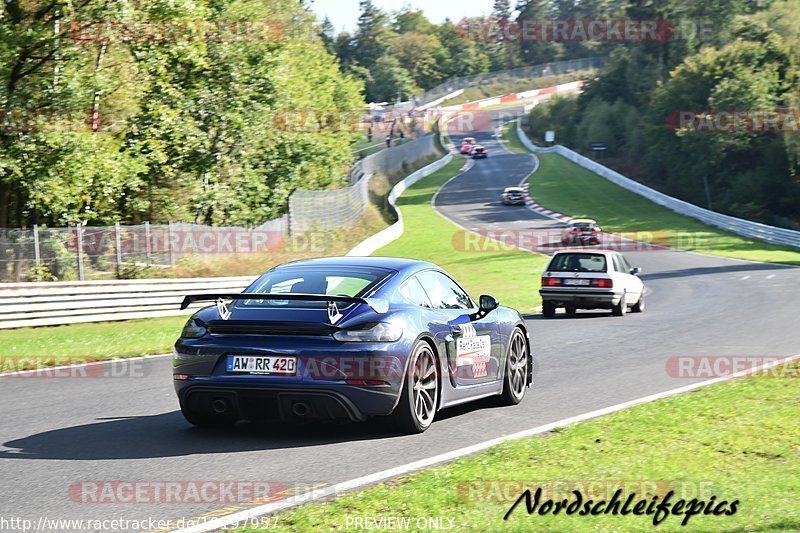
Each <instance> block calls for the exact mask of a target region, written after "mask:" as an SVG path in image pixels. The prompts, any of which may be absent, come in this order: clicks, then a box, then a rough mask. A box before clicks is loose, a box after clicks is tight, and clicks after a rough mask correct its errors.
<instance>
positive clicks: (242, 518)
mask: <svg viewBox="0 0 800 533" xmlns="http://www.w3.org/2000/svg"><path fill="white" fill-rule="evenodd" d="M796 360H800V354H797V355H792V356H789V357H785V358H783V359H779V360H777V361H772V362H771V363H766V364H763V365H759V366H757V367H755V368H751V369H749V370H745V371H741V372H736V373H735V374H731V375H730V376H725V377H720V378H714V379H709V380H707V381H702V382H700V383H695V384H692V385H686V386H684V387H679V388H677V389H672V390H668V391H664V392H659V393H656V394H651V395H649V396H644V397H642V398H638V399H636V400H631V401H628V402H623V403H619V404H617V405H612V406H610V407H604V408H602V409H597V410H595V411H590V412H588V413H584V414H582V415H577V416H573V417H570V418H565V419H563V420H558V421H556V422H551V423H549V424H545V425H543V426H538V427H535V428H531V429H526V430H523V431H518V432H517V433H511V434H509V435H504V436H502V437H497V438H494V439H490V440H487V441H483V442H479V443H477V444H473V445H472V446H467V447H464V448H459V449H457V450H453V451H450V452H446V453H442V454H439V455H435V456H433V457H428V458H427V459H420V460H419V461H414V462H412V463H408V464H405V465H400V466H397V467H395V468H390V469H388V470H383V471H381V472H375V473H374V474H369V475H366V476H362V477H359V478H355V479H351V480H349V481H343V482H342V483H337V484H335V485H330V486H327V487H322V488H321V489H319V490H315V491H310V492H305V493H303V494H298V495H296V496H292V497H291V498H287V499H286V500H283V501H280V502H272V503H267V504H264V505H259V506H257V507H253V508H252V509H248V510H246V511H239V512H236V513H232V514H229V515H227V516H218V517H213V518H209V521H208V522H206V523H203V524H199V525H196V526H193V527H188V528H185V529H178V530H173V533H206V532H208V531H215V530H218V529H222V528H225V527H229V526H232V525H236V524H238V525H242V524H246V523H247V521H248V520H251V519H254V518H257V517H260V516H265V515H271V514H274V513H276V512H279V511H283V510H286V509H290V508H292V507H297V506H298V505H302V504H304V503H309V502H312V501H316V500H320V499H322V498H329V497H333V496H337V495H339V494H341V493H344V492H349V491H352V490H355V489H360V488H363V487H367V486H369V485H374V484H376V483H380V482H382V481H386V480H388V479H392V478H395V477H398V476H403V475H406V474H409V473H411V472H415V471H417V470H422V469H424V468H429V467H431V466H434V465H437V464H441V463H446V462H449V461H453V460H454V459H458V458H459V457H463V456H465V455H472V454H475V453H478V452H482V451H484V450H486V449H488V448H491V447H492V446H496V445H498V444H502V443H503V442H507V441H510V440H519V439H523V438H526V437H532V436H534V435H541V434H542V433H547V432H548V431H552V430H554V429H556V428H560V427H564V426H569V425H572V424H575V423H577V422H582V421H584V420H589V419H592V418H597V417H599V416H603V415H607V414H611V413H615V412H617V411H621V410H623V409H627V408H628V407H632V406H634V405H639V404H643V403H650V402H653V401H655V400H660V399H662V398H668V397H670V396H675V395H677V394H681V393H684V392H689V391H693V390H696V389H699V388H701V387H706V386H708V385H713V384H715V383H721V382H723V381H727V380H729V379H733V378H739V377H743V376H746V375H747V374H750V373H753V372H757V371H759V370H766V369H768V368H772V367H774V366H778V365H780V364H784V363H787V362H790V361H796Z"/></svg>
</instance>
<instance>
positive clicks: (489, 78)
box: [414, 57, 606, 107]
mask: <svg viewBox="0 0 800 533" xmlns="http://www.w3.org/2000/svg"><path fill="white" fill-rule="evenodd" d="M605 64H606V59H605V58H604V57H585V58H581V59H570V60H568V61H556V62H554V63H544V64H542V65H532V66H529V67H520V68H515V69H510V70H499V71H495V72H487V73H485V74H476V75H474V76H463V77H461V78H452V79H450V80H447V81H446V82H444V83H442V84H441V85H438V86H436V87H434V88H433V89H431V90H429V91H427V92H425V93H424V94H422V95H420V96H417V97H415V98H414V106H415V107H420V106H424V105H427V104H429V103H431V102H435V101H436V100H438V99H439V98H442V97H443V96H446V95H448V94H450V93H453V92H454V91H458V90H461V89H468V88H470V87H480V86H481V85H494V84H498V83H505V82H513V81H517V80H526V79H531V78H543V77H546V76H556V75H559V74H567V73H569V72H575V71H579V70H587V69H598V68H602V67H604V66H605Z"/></svg>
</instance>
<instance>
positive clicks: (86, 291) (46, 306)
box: [0, 276, 255, 329]
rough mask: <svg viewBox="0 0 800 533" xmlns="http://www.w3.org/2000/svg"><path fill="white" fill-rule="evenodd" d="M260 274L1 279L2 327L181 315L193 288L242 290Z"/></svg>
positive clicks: (192, 307) (193, 290)
mask: <svg viewBox="0 0 800 533" xmlns="http://www.w3.org/2000/svg"><path fill="white" fill-rule="evenodd" d="M254 279H255V277H254V276H243V277H227V278H187V279H146V280H144V279H143V280H124V281H123V280H117V281H76V282H69V281H63V282H62V281H56V282H49V283H0V329H9V328H20V327H25V326H53V325H59V324H75V323H79V322H103V321H110V320H127V319H131V318H148V317H158V316H178V315H185V314H187V313H189V312H191V310H192V309H197V308H199V307H203V306H206V305H208V303H207V302H206V303H202V304H195V305H193V306H191V307H190V310H189V311H186V310H184V311H182V310H181V309H180V303H181V301H182V300H183V297H184V296H186V295H187V294H203V293H213V292H220V291H224V292H240V291H242V290H244V289H245V288H246V287H247V286H248V285H250V283H251V282H252V281H253V280H254Z"/></svg>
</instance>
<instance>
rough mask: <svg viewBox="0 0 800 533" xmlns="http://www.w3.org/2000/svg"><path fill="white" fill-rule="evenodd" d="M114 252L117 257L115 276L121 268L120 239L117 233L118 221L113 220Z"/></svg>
mask: <svg viewBox="0 0 800 533" xmlns="http://www.w3.org/2000/svg"><path fill="white" fill-rule="evenodd" d="M114 252H115V255H116V258H117V277H119V274H120V272H121V269H122V239H121V238H120V235H119V222H114Z"/></svg>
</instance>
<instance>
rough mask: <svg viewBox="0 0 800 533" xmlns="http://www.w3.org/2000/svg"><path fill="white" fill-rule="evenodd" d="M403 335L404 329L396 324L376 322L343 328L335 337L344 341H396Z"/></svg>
mask: <svg viewBox="0 0 800 533" xmlns="http://www.w3.org/2000/svg"><path fill="white" fill-rule="evenodd" d="M402 336H403V329H402V328H401V327H400V326H397V325H395V324H389V323H387V322H376V323H371V324H365V325H364V326H361V327H359V328H355V329H343V330H341V331H337V332H336V333H334V334H333V338H334V339H336V340H337V341H343V342H395V341H397V340H400V337H402Z"/></svg>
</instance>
